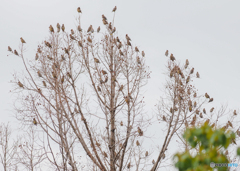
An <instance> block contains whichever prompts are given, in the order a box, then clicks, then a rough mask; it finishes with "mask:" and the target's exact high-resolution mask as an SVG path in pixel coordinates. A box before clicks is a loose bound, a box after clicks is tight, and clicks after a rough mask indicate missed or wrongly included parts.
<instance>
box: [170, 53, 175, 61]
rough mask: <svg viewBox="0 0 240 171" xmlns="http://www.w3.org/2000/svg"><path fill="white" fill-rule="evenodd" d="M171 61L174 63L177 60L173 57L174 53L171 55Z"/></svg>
mask: <svg viewBox="0 0 240 171" xmlns="http://www.w3.org/2000/svg"><path fill="white" fill-rule="evenodd" d="M170 60H171V61H174V60H175V57H174V56H173V54H172V53H171V55H170Z"/></svg>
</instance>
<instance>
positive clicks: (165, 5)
mask: <svg viewBox="0 0 240 171" xmlns="http://www.w3.org/2000/svg"><path fill="white" fill-rule="evenodd" d="M115 5H116V6H117V8H118V9H117V12H116V16H115V26H116V28H117V32H118V35H119V37H122V38H123V37H124V36H125V34H128V35H129V36H130V37H131V39H132V44H133V45H137V46H138V47H140V49H142V50H144V51H145V53H146V62H147V65H149V66H150V70H151V71H152V74H151V79H150V80H149V83H148V85H147V87H146V88H147V91H146V93H145V98H146V102H147V105H148V107H149V108H151V109H153V106H154V104H156V103H157V99H158V98H159V96H160V95H161V92H160V88H161V87H162V85H163V83H164V82H165V78H166V76H165V75H163V73H164V71H166V68H165V66H166V64H167V58H166V57H165V56H164V53H165V51H166V50H167V49H168V50H169V52H170V53H173V54H174V56H175V57H176V59H177V60H178V61H181V62H183V63H184V62H185V60H186V59H189V61H190V66H193V67H194V68H195V70H196V71H198V72H199V73H200V76H201V79H198V80H196V82H195V85H196V87H197V89H198V90H199V92H200V93H202V94H204V93H205V92H208V94H209V95H210V96H211V97H213V98H214V102H213V103H212V105H214V107H215V108H218V107H220V105H221V104H223V103H228V105H229V108H231V109H235V108H239V106H240V105H239V104H240V100H239V96H240V89H239V87H240V67H239V64H240V57H239V54H240V10H239V7H240V1H238V0H231V1H225V0H212V1H207V0H201V1H190V0H188V1H187V0H183V1H177V0H172V1H167V0H165V1H162V0H161V1H160V0H149V1H144V0H138V1H136V0H132V1H127V0H121V1H120V0H118V1H113V0H102V1H93V0H88V1H87V0H85V1H76V0H75V1H74V0H68V1H66V0H51V1H49V0H41V1H37V0H35V1H32V0H21V1H19V0H1V6H0V16H1V17H0V25H1V27H0V37H1V41H0V56H1V58H0V73H1V74H0V78H1V79H0V86H1V88H0V94H1V97H0V117H1V121H2V122H7V121H11V123H17V122H16V120H15V119H14V118H12V117H11V114H13V111H12V105H13V98H12V95H11V94H10V93H9V91H10V90H11V89H13V86H12V85H11V84H10V80H11V79H12V74H13V73H14V72H15V71H16V72H22V70H23V64H22V63H21V60H20V58H17V57H16V56H14V55H10V56H7V55H8V54H9V53H8V52H7V46H9V45H10V46H11V47H12V49H18V46H19V43H20V39H19V38H20V37H23V38H24V39H25V40H26V42H27V52H26V53H25V56H26V57H28V58H32V59H33V58H34V56H35V52H36V49H37V45H38V43H40V42H42V41H43V40H44V38H46V37H47V36H48V34H49V30H48V27H49V25H50V24H52V25H53V26H54V27H55V26H56V24H57V23H60V24H63V23H64V25H65V27H66V30H67V31H70V29H72V28H75V24H76V20H75V18H76V16H77V12H76V8H77V7H78V6H80V7H81V9H82V11H83V14H82V27H83V28H84V29H87V28H88V26H89V25H90V24H92V25H93V27H94V28H95V29H96V28H97V27H98V26H99V25H100V26H101V27H102V26H103V25H102V19H101V15H102V14H104V15H105V16H106V17H107V18H108V19H109V20H110V19H112V17H113V13H112V12H111V11H112V9H113V7H114V6H115Z"/></svg>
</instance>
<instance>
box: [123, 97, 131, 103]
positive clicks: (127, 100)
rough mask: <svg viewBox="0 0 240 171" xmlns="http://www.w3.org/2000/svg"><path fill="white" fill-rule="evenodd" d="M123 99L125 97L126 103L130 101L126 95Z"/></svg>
mask: <svg viewBox="0 0 240 171" xmlns="http://www.w3.org/2000/svg"><path fill="white" fill-rule="evenodd" d="M124 99H125V102H126V103H127V104H129V103H130V98H129V97H128V96H125V97H124Z"/></svg>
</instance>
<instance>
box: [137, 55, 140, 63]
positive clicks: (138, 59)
mask: <svg viewBox="0 0 240 171" xmlns="http://www.w3.org/2000/svg"><path fill="white" fill-rule="evenodd" d="M137 63H138V64H139V65H141V61H140V58H139V56H138V57H137Z"/></svg>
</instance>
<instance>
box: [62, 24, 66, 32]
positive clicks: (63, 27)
mask: <svg viewBox="0 0 240 171" xmlns="http://www.w3.org/2000/svg"><path fill="white" fill-rule="evenodd" d="M62 31H63V32H64V31H65V26H64V24H62Z"/></svg>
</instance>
